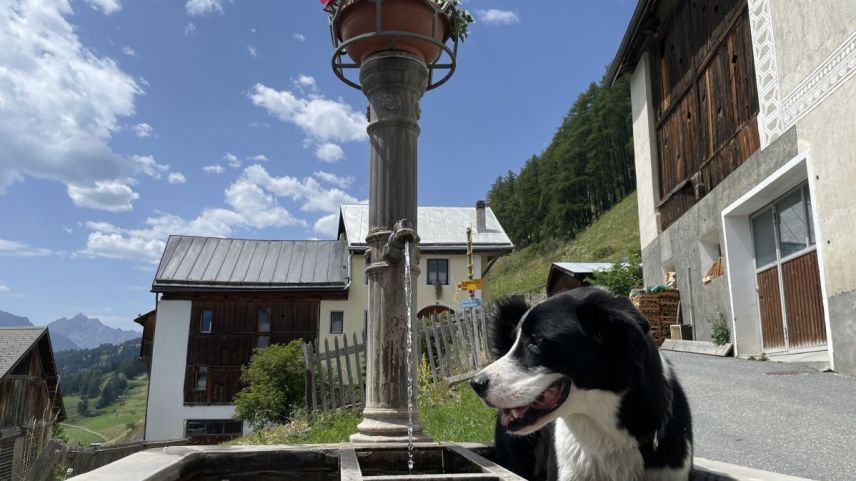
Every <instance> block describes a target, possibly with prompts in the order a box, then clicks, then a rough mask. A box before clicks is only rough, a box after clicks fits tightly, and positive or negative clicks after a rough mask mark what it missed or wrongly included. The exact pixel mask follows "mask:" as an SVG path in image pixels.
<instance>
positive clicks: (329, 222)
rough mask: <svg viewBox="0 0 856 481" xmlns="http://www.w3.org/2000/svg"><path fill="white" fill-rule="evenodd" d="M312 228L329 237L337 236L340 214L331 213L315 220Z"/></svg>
mask: <svg viewBox="0 0 856 481" xmlns="http://www.w3.org/2000/svg"><path fill="white" fill-rule="evenodd" d="M312 230H313V231H315V232H317V233H318V234H321V235H324V236H327V237H336V234H338V233H339V214H338V213H336V214H330V215H325V216H324V217H321V218H320V219H318V220H317V221H315V225H313V226H312Z"/></svg>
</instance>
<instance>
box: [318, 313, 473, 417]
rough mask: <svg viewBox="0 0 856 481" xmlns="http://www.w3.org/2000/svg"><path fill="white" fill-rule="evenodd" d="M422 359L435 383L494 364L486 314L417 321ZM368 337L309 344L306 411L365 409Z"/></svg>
mask: <svg viewBox="0 0 856 481" xmlns="http://www.w3.org/2000/svg"><path fill="white" fill-rule="evenodd" d="M414 327H415V328H416V331H417V332H416V336H417V341H416V345H415V346H416V349H419V351H418V356H417V358H418V359H420V360H421V359H425V360H426V362H427V364H428V369H429V371H430V373H429V377H430V379H431V382H433V383H435V384H436V383H439V382H446V383H450V384H454V383H456V382H461V381H464V380H466V379H469V378H470V377H472V376H473V375H475V373H477V372H478V371H480V370H481V369H482V368H483V367H484V366H485V365H487V364H488V363H489V362H490V354H489V351H488V344H487V336H486V334H485V333H486V323H485V313H484V309H483V308H473V309H467V310H465V311H462V312H459V313H456V314H439V315H432V316H430V317H424V318H420V319H417V320H416V322H415V324H414ZM366 341H367V340H366V333H365V331H363V332H362V333H361V335H359V336H358V335H357V334H356V333H353V334H351V336H350V340H349V336H347V335H342V336H337V337H334V338H333V342H332V346H331V345H330V344H331V343H330V342H329V340H328V339H324V341H323V342H320V343H319V342H318V341H317V340H316V341H313V342H311V343H304V344H303V345H302V348H303V365H304V368H305V373H306V374H305V383H306V406H307V408H309V409H312V410H315V411H331V410H336V409H341V408H345V407H354V408H357V407H361V406H363V405H364V403H365V382H366V370H365V368H366Z"/></svg>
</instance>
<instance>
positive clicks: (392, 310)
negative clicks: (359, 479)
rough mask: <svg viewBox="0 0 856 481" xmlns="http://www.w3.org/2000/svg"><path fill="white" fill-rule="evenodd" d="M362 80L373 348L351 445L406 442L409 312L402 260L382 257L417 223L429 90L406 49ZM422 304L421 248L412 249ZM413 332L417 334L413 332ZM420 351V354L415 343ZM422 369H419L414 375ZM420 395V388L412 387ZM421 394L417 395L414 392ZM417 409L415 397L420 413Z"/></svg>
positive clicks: (377, 59)
mask: <svg viewBox="0 0 856 481" xmlns="http://www.w3.org/2000/svg"><path fill="white" fill-rule="evenodd" d="M360 83H361V84H362V89H363V93H364V94H365V95H366V97H367V98H368V100H369V105H370V106H371V118H370V121H371V122H370V123H369V126H368V129H367V130H368V134H369V139H370V142H371V153H370V175H369V179H370V182H371V184H370V185H369V234H368V236H367V237H366V242H367V243H368V246H369V256H368V257H369V259H368V260H369V262H368V263H367V267H366V274H367V275H368V281H369V304H368V308H369V309H368V310H369V318H368V336H367V337H368V344H367V346H366V364H367V367H366V369H367V372H366V405H365V410H364V411H363V421H362V422H361V423H360V425H359V426H358V427H357V429H358V432H357V433H356V434H354V435H352V436H351V441H352V442H400V441H406V440H407V421H408V416H407V310H406V306H405V301H404V299H405V297H404V296H405V294H404V262H398V263H390V262H387V261H386V260H385V259H383V247H384V245H385V244H386V242H387V239H388V238H389V236H390V234H391V233H392V230H393V226H394V225H395V223H396V222H398V221H400V220H401V219H408V220H409V221H410V222H411V224H412V226H413V228H414V229H416V230H417V232H418V226H417V224H416V141H417V139H418V137H419V99H421V98H422V95H423V94H424V93H425V89H426V87H427V86H428V68H427V67H426V65H425V63H424V62H423V61H421V60H420V59H419V58H417V57H414V56H412V55H409V54H407V53H402V52H383V53H378V54H375V55H372V56H370V57H368V58H367V59H366V60H365V61H364V62H363V63H362V65H361V66H360ZM410 252H411V259H412V261H413V262H412V264H413V268H412V277H413V286H414V292H413V293H412V294H411V296H412V297H411V300H412V306H413V310H414V315H415V310H416V309H417V305H416V293H415V286H416V279H417V277H418V275H419V269H418V266H417V261H418V257H417V255H418V249H417V246H416V245H411V251H410ZM414 334H415V333H414ZM413 350H414V358H413V360H414V362H415V360H416V358H415V353H416V352H418V351H419V346H418V345H416V343H415V339H414V345H413ZM415 375H416V364H414V376H415ZM414 391H415V387H414ZM414 397H415V392H414ZM415 408H416V405H415V399H414V409H415ZM413 421H414V426H413V436H414V440H415V441H424V440H428V439H429V438H428V437H427V436H426V435H425V434H424V433H423V427H422V423H421V422H419V415H418V411H415V412H414V416H413Z"/></svg>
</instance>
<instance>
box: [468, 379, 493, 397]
mask: <svg viewBox="0 0 856 481" xmlns="http://www.w3.org/2000/svg"><path fill="white" fill-rule="evenodd" d="M489 383H490V379H489V378H488V377H487V375H486V374H479V375H478V376H476V377H474V378H473V379H472V380H471V381H470V386H472V387H473V391H475V392H476V394H478V395H479V396H482V397H484V394H485V393H486V392H487V385H488V384H489Z"/></svg>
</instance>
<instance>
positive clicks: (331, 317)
mask: <svg viewBox="0 0 856 481" xmlns="http://www.w3.org/2000/svg"><path fill="white" fill-rule="evenodd" d="M334 314H340V315H341V316H342V320H341V323H342V324H341V326H342V327H341V330H340V331H339V332H336V331H334V330H333V315H334ZM329 328H330V334H335V335H339V334H344V333H345V311H330V326H329Z"/></svg>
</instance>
